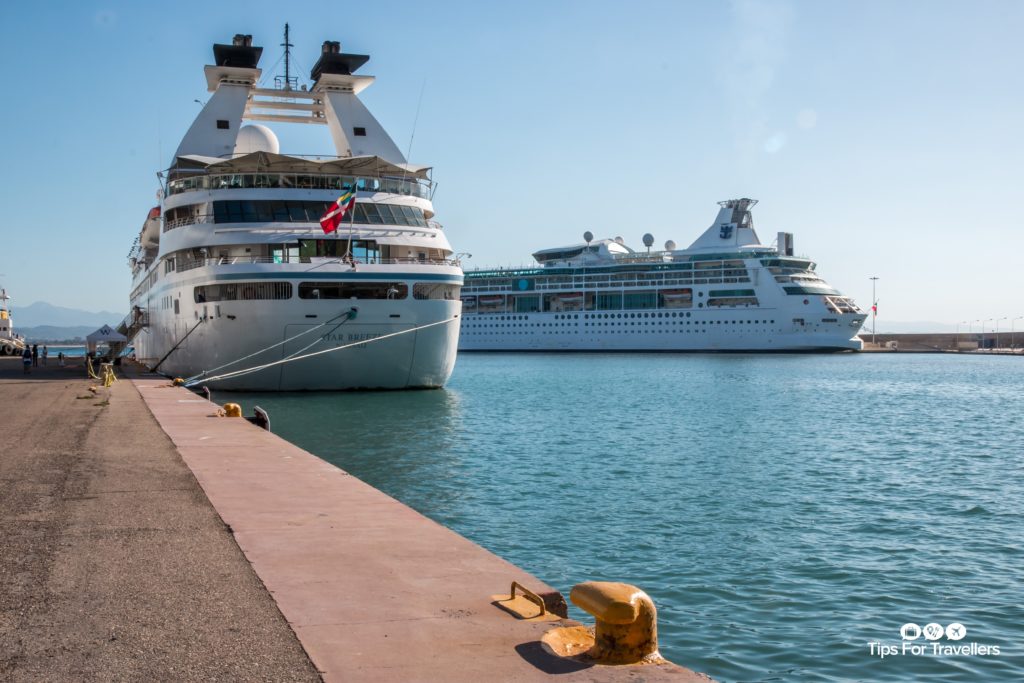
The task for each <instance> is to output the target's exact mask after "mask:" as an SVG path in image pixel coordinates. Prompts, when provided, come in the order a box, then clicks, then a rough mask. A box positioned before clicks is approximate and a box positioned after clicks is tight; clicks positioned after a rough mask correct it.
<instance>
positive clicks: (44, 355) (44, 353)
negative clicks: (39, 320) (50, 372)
mask: <svg viewBox="0 0 1024 683" xmlns="http://www.w3.org/2000/svg"><path fill="white" fill-rule="evenodd" d="M49 355H50V350H49V349H48V348H47V347H46V346H43V365H46V357H47V356H49Z"/></svg>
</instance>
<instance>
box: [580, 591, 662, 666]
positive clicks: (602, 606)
mask: <svg viewBox="0 0 1024 683" xmlns="http://www.w3.org/2000/svg"><path fill="white" fill-rule="evenodd" d="M569 599H570V600H572V601H573V603H574V604H575V605H576V606H577V607H579V608H580V609H582V610H585V611H586V612H589V613H590V614H592V615H593V616H594V619H596V621H597V625H596V628H595V629H594V646H593V647H592V648H590V650H589V651H588V652H587V656H588V657H590V658H591V659H594V660H596V661H598V662H600V663H602V664H640V663H654V662H659V661H662V658H661V655H660V654H658V613H657V610H655V608H654V602H653V601H652V600H651V598H650V597H649V596H648V595H647V593H644V592H643V591H642V590H640V589H639V588H637V587H636V586H630V585H629V584H627V583H614V582H611V581H586V582H584V583H580V584H577V585H576V586H574V587H573V589H572V592H570V593H569Z"/></svg>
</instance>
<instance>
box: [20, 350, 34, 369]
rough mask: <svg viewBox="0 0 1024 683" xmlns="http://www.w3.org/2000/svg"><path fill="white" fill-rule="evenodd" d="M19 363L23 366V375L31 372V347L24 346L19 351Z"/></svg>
mask: <svg viewBox="0 0 1024 683" xmlns="http://www.w3.org/2000/svg"><path fill="white" fill-rule="evenodd" d="M21 365H22V367H23V368H24V371H23V372H22V374H23V375H30V374H32V349H30V348H29V347H27V346H26V347H25V350H24V351H22V352H21Z"/></svg>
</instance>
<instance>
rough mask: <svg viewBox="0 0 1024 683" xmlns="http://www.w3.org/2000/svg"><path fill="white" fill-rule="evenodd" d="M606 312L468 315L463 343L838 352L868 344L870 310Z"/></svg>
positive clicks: (495, 347) (494, 347)
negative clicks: (864, 332) (828, 313)
mask: <svg viewBox="0 0 1024 683" xmlns="http://www.w3.org/2000/svg"><path fill="white" fill-rule="evenodd" d="M622 315H623V314H613V315H612V316H611V317H603V316H601V315H600V314H589V313H572V314H565V313H561V314H553V313H530V314H513V315H476V316H465V317H464V318H463V319H462V327H463V329H462V332H461V335H460V342H459V350H460V351H639V352H835V351H860V350H861V348H862V342H861V341H860V339H858V338H857V337H856V332H857V331H858V330H859V329H860V326H861V322H862V321H863V316H862V315H849V314H848V315H840V316H836V317H835V320H836V322H834V323H833V322H828V323H811V322H809V321H805V322H803V323H794V322H792V320H790V321H788V322H783V320H782V316H781V315H776V312H775V311H767V310H761V309H758V310H754V309H748V310H741V311H736V312H691V313H690V314H689V317H680V316H679V314H676V317H672V315H673V312H668V311H651V312H644V313H633V314H632V315H633V316H635V317H630V314H629V313H626V314H624V315H625V317H621V316H622Z"/></svg>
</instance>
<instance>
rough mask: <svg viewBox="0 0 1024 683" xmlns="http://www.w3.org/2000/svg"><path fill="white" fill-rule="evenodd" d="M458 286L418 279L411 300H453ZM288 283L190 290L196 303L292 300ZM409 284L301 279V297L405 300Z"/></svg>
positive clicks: (247, 284)
mask: <svg viewBox="0 0 1024 683" xmlns="http://www.w3.org/2000/svg"><path fill="white" fill-rule="evenodd" d="M460 289H461V287H460V286H459V285H453V284H448V283H433V282H417V283H415V284H414V285H413V286H412V296H413V298H414V299H421V300H426V299H438V300H447V301H452V300H455V299H458V298H459V290H460ZM292 291H293V289H292V284H291V283H290V282H232V283H229V284H221V285H199V286H197V287H196V288H195V289H194V291H193V297H194V299H195V302H196V303H197V304H202V303H207V302H212V301H239V300H241V301H254V300H260V299H291V298H292ZM408 297H409V285H408V284H406V283H404V282H300V283H299V298H300V299H396V300H397V299H406V298H408Z"/></svg>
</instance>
